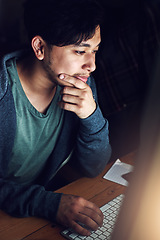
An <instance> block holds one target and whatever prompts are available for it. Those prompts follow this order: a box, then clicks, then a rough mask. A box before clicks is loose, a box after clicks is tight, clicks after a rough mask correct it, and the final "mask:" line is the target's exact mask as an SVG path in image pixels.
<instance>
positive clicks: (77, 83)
mask: <svg viewBox="0 0 160 240" xmlns="http://www.w3.org/2000/svg"><path fill="white" fill-rule="evenodd" d="M59 78H60V79H61V80H63V83H64V85H65V83H66V86H68V84H69V85H71V86H74V87H76V88H79V89H83V88H85V87H86V85H87V84H86V83H85V82H84V81H82V80H80V79H79V78H77V77H75V76H70V75H67V74H60V75H59Z"/></svg>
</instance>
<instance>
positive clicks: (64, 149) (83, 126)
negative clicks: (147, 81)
mask: <svg viewBox="0 0 160 240" xmlns="http://www.w3.org/2000/svg"><path fill="white" fill-rule="evenodd" d="M101 15H102V11H101V8H100V6H99V4H98V3H96V2H95V1H94V0H81V1H75V0H38V1H37V0H29V1H27V2H26V3H25V11H24V19H25V26H26V29H27V32H28V36H29V39H30V42H31V47H32V48H31V49H32V51H29V50H27V51H24V52H22V51H20V52H18V53H13V54H10V55H7V56H5V58H4V60H3V62H2V63H1V70H0V73H1V75H0V76H1V78H0V83H1V84H0V118H1V124H0V208H1V209H3V210H4V211H6V212H7V213H9V214H11V215H13V216H19V217H27V216H37V217H43V218H46V219H49V220H50V221H56V222H58V223H60V224H62V225H65V226H69V227H72V228H73V229H74V230H75V231H77V232H78V233H80V234H82V235H89V234H90V231H89V230H86V229H85V228H83V227H82V226H81V225H79V224H78V222H81V223H83V224H85V225H87V226H88V228H89V229H91V230H96V229H97V228H98V227H99V226H101V225H102V221H103V215H102V213H101V211H100V209H99V208H98V207H97V206H95V205H94V204H93V203H91V202H89V201H87V200H85V199H83V198H81V197H77V196H72V195H65V194H57V193H53V192H52V191H51V185H52V184H51V182H52V178H53V177H54V176H55V174H56V173H57V171H58V170H59V169H60V168H61V167H62V166H63V165H64V164H65V163H66V162H67V161H69V160H72V161H73V163H75V165H76V166H77V167H78V169H79V170H80V171H81V172H83V174H85V175H86V176H89V177H94V176H96V175H98V174H99V173H100V172H101V171H102V169H103V168H104V167H105V165H106V163H107V161H108V160H109V158H110V152H111V151H110V145H109V140H108V122H107V120H106V119H104V118H103V116H102V113H101V111H100V109H99V106H98V103H97V97H96V89H95V83H94V80H93V78H92V77H91V72H93V71H94V70H95V54H96V52H97V51H98V48H99V45H100V41H101V38H100V23H101Z"/></svg>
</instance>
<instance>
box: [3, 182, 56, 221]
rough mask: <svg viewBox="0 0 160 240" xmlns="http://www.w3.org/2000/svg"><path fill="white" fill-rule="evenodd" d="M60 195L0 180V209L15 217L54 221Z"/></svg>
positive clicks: (40, 187)
mask: <svg viewBox="0 0 160 240" xmlns="http://www.w3.org/2000/svg"><path fill="white" fill-rule="evenodd" d="M60 198H61V194H57V193H52V192H49V191H46V190H45V189H44V187H42V186H39V185H32V186H23V185H20V184H16V183H14V182H8V181H4V180H3V179H0V209H2V210H3V211H5V212H7V213H8V214H10V215H12V216H15V217H29V216H36V217H42V218H46V219H48V220H50V221H55V217H56V213H57V209H58V206H59V202H60Z"/></svg>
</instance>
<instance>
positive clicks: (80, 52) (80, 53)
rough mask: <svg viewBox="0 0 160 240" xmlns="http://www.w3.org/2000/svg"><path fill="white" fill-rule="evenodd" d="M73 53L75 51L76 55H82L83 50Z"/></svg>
mask: <svg viewBox="0 0 160 240" xmlns="http://www.w3.org/2000/svg"><path fill="white" fill-rule="evenodd" d="M75 53H77V54H78V55H83V54H84V53H85V51H75Z"/></svg>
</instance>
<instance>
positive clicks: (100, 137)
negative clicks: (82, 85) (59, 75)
mask: <svg viewBox="0 0 160 240" xmlns="http://www.w3.org/2000/svg"><path fill="white" fill-rule="evenodd" d="M91 81H92V82H91V88H92V92H93V96H94V99H95V101H96V103H97V94H96V88H95V85H94V84H95V82H94V79H93V78H92V79H91ZM110 156H111V146H110V144H109V130H108V121H107V119H105V118H104V117H103V115H102V112H101V110H100V108H99V105H98V103H97V108H96V110H95V112H94V113H93V114H92V115H91V116H89V117H88V118H86V119H80V128H79V132H78V137H77V142H76V148H75V151H74V156H73V159H74V161H76V165H77V167H78V169H79V170H80V169H81V170H82V172H83V174H85V176H88V177H95V176H97V175H98V174H99V173H100V172H101V171H102V170H103V169H104V167H105V166H106V164H107V162H108V161H109V159H110Z"/></svg>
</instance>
